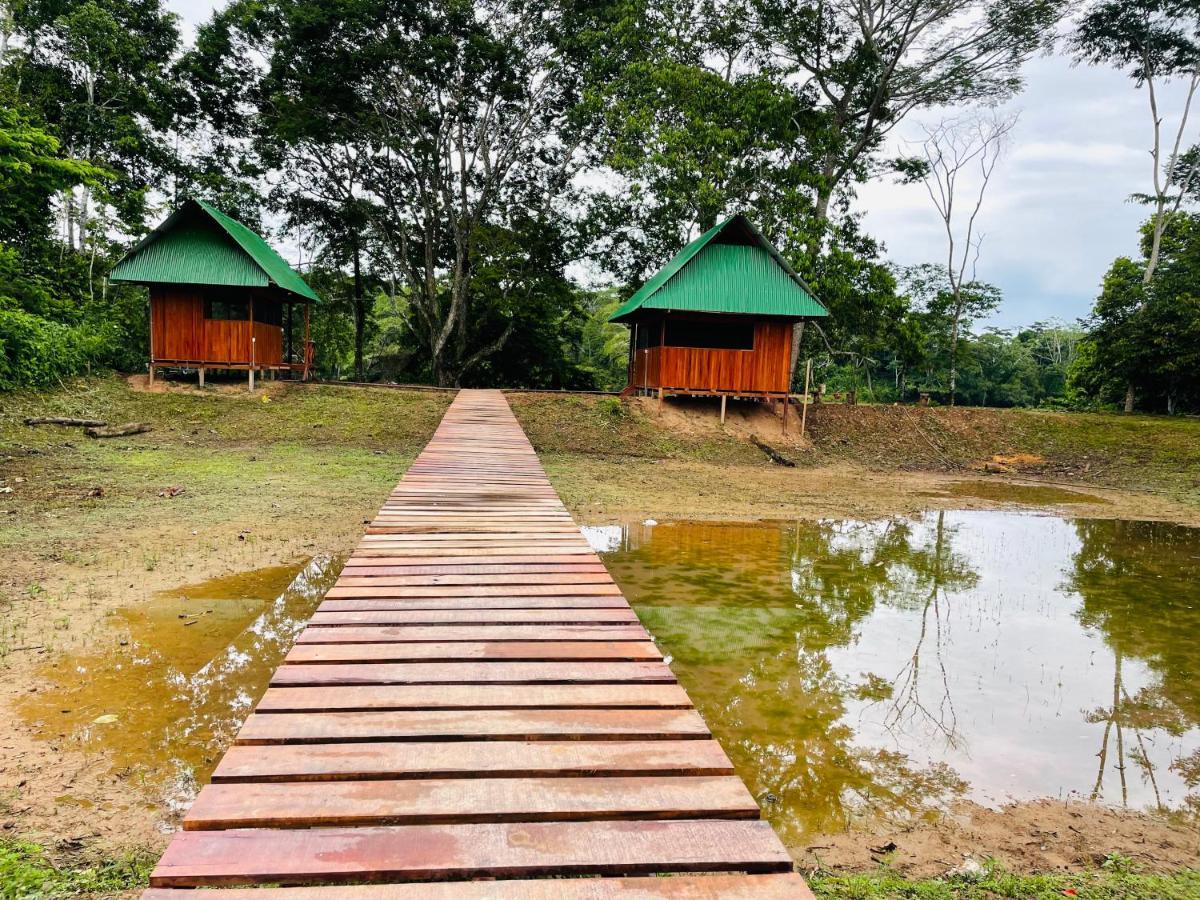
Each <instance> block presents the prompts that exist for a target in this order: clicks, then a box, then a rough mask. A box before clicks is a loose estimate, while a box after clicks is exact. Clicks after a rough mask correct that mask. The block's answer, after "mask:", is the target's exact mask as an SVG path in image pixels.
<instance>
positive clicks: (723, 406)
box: [721, 394, 729, 425]
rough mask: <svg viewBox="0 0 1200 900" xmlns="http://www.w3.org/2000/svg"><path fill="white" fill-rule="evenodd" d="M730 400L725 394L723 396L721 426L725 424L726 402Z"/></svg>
mask: <svg viewBox="0 0 1200 900" xmlns="http://www.w3.org/2000/svg"><path fill="white" fill-rule="evenodd" d="M727 399H729V398H728V397H726V396H725V395H724V394H722V395H721V424H722V425H724V424H725V401H726V400H727Z"/></svg>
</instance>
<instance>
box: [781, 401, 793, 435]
mask: <svg viewBox="0 0 1200 900" xmlns="http://www.w3.org/2000/svg"><path fill="white" fill-rule="evenodd" d="M791 405H792V401H791V397H789V396H788V395H787V394H784V395H783V433H784V434H787V414H788V407H789V406H791Z"/></svg>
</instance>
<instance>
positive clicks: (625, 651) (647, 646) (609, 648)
mask: <svg viewBox="0 0 1200 900" xmlns="http://www.w3.org/2000/svg"><path fill="white" fill-rule="evenodd" d="M473 659H479V660H485V659H490V660H508V661H510V662H537V661H539V660H573V661H576V662H587V661H595V662H602V661H606V660H609V661H615V660H654V659H662V653H661V651H659V649H658V646H657V645H656V644H654V643H652V642H651V641H649V640H644V641H463V642H460V643H448V644H439V643H432V642H430V643H411V644H398V643H386V644H381V643H375V644H297V645H296V646H294V647H292V649H291V650H290V651H289V652H288V655H287V657H286V658H285V659H284V663H287V664H289V665H290V664H296V663H317V664H323V663H348V662H377V663H384V662H414V661H418V660H423V661H425V662H466V661H468V660H473Z"/></svg>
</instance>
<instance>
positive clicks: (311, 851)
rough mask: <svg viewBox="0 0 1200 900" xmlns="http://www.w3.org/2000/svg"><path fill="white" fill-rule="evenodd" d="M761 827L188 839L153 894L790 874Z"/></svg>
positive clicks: (228, 834)
mask: <svg viewBox="0 0 1200 900" xmlns="http://www.w3.org/2000/svg"><path fill="white" fill-rule="evenodd" d="M791 868H792V861H791V859H790V858H789V857H788V855H787V852H786V851H785V850H784V849H783V845H782V844H780V843H779V839H778V838H777V837H776V836H775V833H774V832H773V831H772V830H771V826H770V825H769V824H767V823H766V822H762V821H757V822H749V821H723V820H700V821H689V820H684V821H675V822H545V823H538V822H520V823H515V824H505V823H502V824H477V823H472V824H463V825H393V826H374V827H366V828H311V829H301V830H295V831H293V830H270V829H255V828H244V829H243V828H239V829H233V830H230V831H184V832H180V833H179V834H177V835H176V836H175V839H174V840H173V841H171V843H170V845H169V846H168V847H167V851H166V853H164V854H163V857H162V859H161V860H160V861H159V863H158V865H157V866H156V867H155V868H154V871H153V872H152V873H151V875H150V885H151V887H201V886H204V885H222V884H225V885H236V884H253V883H256V882H259V883H261V882H270V883H275V884H283V885H287V884H297V883H299V884H303V883H311V882H314V881H324V882H338V881H341V882H349V881H386V880H394V879H410V880H411V879H420V880H447V879H454V878H457V879H467V878H473V877H480V876H489V877H499V878H512V877H520V876H525V877H529V876H533V875H539V876H547V875H549V876H564V875H638V874H648V873H654V872H722V871H724V872H728V871H739V872H751V873H770V872H788V871H791Z"/></svg>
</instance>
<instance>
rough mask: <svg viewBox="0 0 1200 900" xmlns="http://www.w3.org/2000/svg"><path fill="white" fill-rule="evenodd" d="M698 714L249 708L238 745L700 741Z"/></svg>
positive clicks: (681, 711) (704, 731) (703, 730)
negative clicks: (282, 710) (252, 710)
mask: <svg viewBox="0 0 1200 900" xmlns="http://www.w3.org/2000/svg"><path fill="white" fill-rule="evenodd" d="M708 737H709V733H708V728H707V727H706V726H705V724H704V720H703V719H701V718H700V715H699V714H698V713H697V712H696V711H695V710H690V709H661V710H660V709H615V710H613V709H580V710H575V709H570V710H558V709H531V710H505V709H497V710H490V709H489V710H477V711H473V712H472V713H471V714H470V715H469V716H468V715H463V714H462V713H460V712H453V711H439V710H422V711H419V712H374V711H370V712H328V713H305V714H303V715H289V714H287V713H269V714H260V713H254V714H252V715H251V716H250V718H248V719H247V720H246V724H244V725H243V726H242V730H241V731H239V732H238V736H237V743H239V744H323V743H331V742H336V743H344V742H347V741H382V740H389V741H473V740H491V741H570V740H610V741H636V740H687V739H693V740H702V739H705V738H708Z"/></svg>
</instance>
